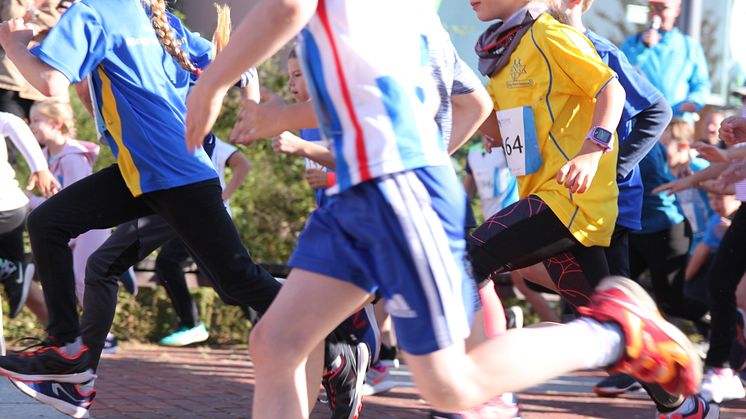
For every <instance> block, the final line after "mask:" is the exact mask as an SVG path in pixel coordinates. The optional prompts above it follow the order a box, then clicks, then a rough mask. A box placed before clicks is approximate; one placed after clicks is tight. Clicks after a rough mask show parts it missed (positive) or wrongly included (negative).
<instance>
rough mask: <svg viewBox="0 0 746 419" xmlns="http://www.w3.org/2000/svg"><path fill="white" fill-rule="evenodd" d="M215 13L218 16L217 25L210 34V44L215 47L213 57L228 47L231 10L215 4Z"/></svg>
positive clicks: (225, 6) (228, 7)
mask: <svg viewBox="0 0 746 419" xmlns="http://www.w3.org/2000/svg"><path fill="white" fill-rule="evenodd" d="M215 11H216V12H217V14H218V23H217V25H216V26H215V32H214V33H213V34H212V44H213V46H214V47H215V55H218V54H219V53H220V51H222V50H223V48H225V46H226V45H228V40H229V39H230V37H231V8H230V6H228V5H227V4H225V5H222V6H221V5H219V4H217V3H215Z"/></svg>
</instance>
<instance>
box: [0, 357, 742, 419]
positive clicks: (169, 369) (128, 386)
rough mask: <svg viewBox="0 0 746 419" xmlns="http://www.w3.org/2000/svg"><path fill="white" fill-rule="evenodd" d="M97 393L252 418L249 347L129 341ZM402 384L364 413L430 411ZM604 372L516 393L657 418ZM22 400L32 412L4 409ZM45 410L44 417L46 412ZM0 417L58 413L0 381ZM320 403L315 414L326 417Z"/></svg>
mask: <svg viewBox="0 0 746 419" xmlns="http://www.w3.org/2000/svg"><path fill="white" fill-rule="evenodd" d="M99 374H100V378H99V379H98V381H97V388H98V397H97V399H96V403H95V404H94V407H93V409H92V411H91V413H92V416H94V417H96V418H106V417H108V418H141V419H148V418H153V419H155V418H184V417H206V418H214V419H219V418H238V417H242V418H247V417H249V407H250V406H251V400H252V396H253V395H252V388H253V387H252V386H253V382H254V375H253V370H252V365H251V360H250V359H249V357H248V355H247V353H246V351H245V350H239V349H210V348H201V347H198V348H184V349H168V348H161V347H157V346H151V345H147V346H143V345H138V346H128V347H125V348H124V349H122V350H121V352H120V353H119V354H117V355H113V356H108V357H106V358H105V359H104V360H103V361H102V364H101V369H100V371H99ZM394 376H395V378H396V380H397V381H398V382H399V383H400V387H398V388H396V389H395V390H394V391H391V392H389V393H386V394H384V395H382V396H374V397H368V398H366V400H365V405H364V408H363V413H362V417H363V418H371V419H389V418H397V419H408V418H426V417H428V406H427V405H426V404H425V402H424V401H422V399H420V398H419V396H418V395H417V393H416V392H415V391H414V388H413V386H412V383H411V380H410V376H409V373H408V372H407V371H406V369H405V368H401V369H399V370H396V371H394ZM602 376H603V373H602V372H585V373H578V374H574V375H571V376H565V377H560V378H558V379H555V380H552V381H550V382H548V383H545V384H543V385H541V386H538V387H535V388H532V389H528V390H526V391H524V392H521V393H520V394H519V399H520V401H521V406H522V412H523V417H524V418H526V419H549V418H551V419H570V418H572V419H579V418H613V419H634V418H646V419H648V418H653V417H655V412H654V409H653V407H652V404H651V403H650V401H648V400H647V398H646V397H645V394H644V393H642V392H638V393H632V394H629V395H625V396H623V397H619V398H615V399H602V398H598V397H595V396H594V395H593V393H592V392H591V390H590V389H591V387H592V385H593V384H594V383H595V382H596V381H597V380H598V379H599V378H600V377H602ZM18 403H21V404H22V405H23V408H25V409H27V410H25V411H24V410H18V409H16V410H12V411H11V410H7V409H8V407H13V406H14V404H18ZM45 415H46V416H45ZM0 417H1V418H29V417H55V416H54V415H53V413H52V412H51V411H50V409H48V408H46V407H45V406H39V405H35V404H33V402H31V401H30V399H28V398H25V397H24V396H23V395H20V394H19V393H17V392H16V390H14V389H12V388H10V387H8V386H7V385H5V383H2V384H0ZM328 417H329V414H328V410H327V408H326V406H324V405H317V406H316V408H315V409H314V411H313V414H312V418H313V419H326V418H328ZM721 417H722V418H746V401H738V402H731V403H729V404H727V405H726V406H724V408H723V413H722V416H721Z"/></svg>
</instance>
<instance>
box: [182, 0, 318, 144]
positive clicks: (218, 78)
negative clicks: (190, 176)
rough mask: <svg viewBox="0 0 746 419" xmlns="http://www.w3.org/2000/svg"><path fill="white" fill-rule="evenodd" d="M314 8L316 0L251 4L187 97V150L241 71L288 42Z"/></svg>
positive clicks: (200, 135)
mask: <svg viewBox="0 0 746 419" xmlns="http://www.w3.org/2000/svg"><path fill="white" fill-rule="evenodd" d="M316 6H317V0H260V1H259V2H258V3H257V4H256V5H254V7H253V8H252V9H251V10H250V11H249V14H248V15H246V17H245V18H244V19H243V21H242V22H241V24H240V25H239V26H238V28H237V29H236V31H235V32H234V33H233V36H232V37H231V40H230V41H229V42H228V45H227V46H226V47H225V49H224V50H223V51H222V52H221V53H220V55H219V56H218V57H216V58H215V60H214V61H213V62H212V64H210V66H209V67H208V68H207V70H205V72H204V73H202V76H200V78H199V80H198V81H197V84H196V85H195V86H194V88H193V89H192V92H191V94H190V95H189V97H188V98H187V118H186V127H187V134H186V140H187V141H186V142H187V146H188V147H189V148H190V149H194V148H197V147H199V146H201V145H202V140H203V139H204V138H205V135H207V133H208V132H209V130H210V128H211V127H212V126H213V124H214V123H215V120H216V119H217V117H218V114H219V113H220V108H221V105H222V102H223V96H225V92H226V91H227V90H228V88H229V87H230V86H231V85H232V84H233V81H234V80H238V78H239V77H240V75H241V72H242V71H243V70H244V69H247V68H251V67H256V66H258V65H259V64H261V63H262V62H264V61H265V60H266V59H267V58H269V57H270V56H271V55H272V54H274V53H275V52H277V51H278V50H279V49H280V48H281V47H282V46H283V45H285V44H286V43H287V42H288V41H290V40H291V39H292V38H293V36H295V35H296V34H297V33H298V32H299V31H300V30H301V29H302V28H303V26H304V25H305V24H306V23H308V21H309V20H310V19H311V17H312V16H313V14H314V13H315V11H316Z"/></svg>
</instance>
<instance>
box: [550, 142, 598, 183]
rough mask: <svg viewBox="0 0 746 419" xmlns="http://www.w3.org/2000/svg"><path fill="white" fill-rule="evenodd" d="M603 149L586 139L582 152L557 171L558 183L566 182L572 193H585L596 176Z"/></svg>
mask: <svg viewBox="0 0 746 419" xmlns="http://www.w3.org/2000/svg"><path fill="white" fill-rule="evenodd" d="M602 154H603V151H602V150H601V148H600V147H599V146H597V145H596V144H594V143H592V142H590V141H584V144H583V148H581V149H580V152H579V153H578V154H577V155H576V156H575V157H573V158H572V160H570V161H568V162H567V163H565V164H564V166H562V167H561V168H560V170H559V171H558V172H557V183H559V184H564V185H565V187H566V188H567V189H569V190H570V192H571V193H584V192H585V191H587V190H588V188H589V187H590V186H591V183H592V182H593V177H594V176H596V170H597V169H598V162H599V160H601V155H602Z"/></svg>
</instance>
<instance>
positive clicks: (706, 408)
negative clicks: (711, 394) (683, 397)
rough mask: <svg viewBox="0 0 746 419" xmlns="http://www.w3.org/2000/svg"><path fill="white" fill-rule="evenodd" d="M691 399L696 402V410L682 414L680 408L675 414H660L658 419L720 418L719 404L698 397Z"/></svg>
mask: <svg viewBox="0 0 746 419" xmlns="http://www.w3.org/2000/svg"><path fill="white" fill-rule="evenodd" d="M689 397H690V398H691V400H692V401H693V402H694V408H693V409H689V410H690V411H689V412H681V411H680V410H679V409H680V408H679V409H676V410H674V411H673V412H667V413H661V412H658V419H718V418H719V417H720V407H718V405H717V404H715V403H708V402H707V401H706V400H705V399H703V398H702V397H700V396H697V395H693V396H689ZM682 406H683V405H682Z"/></svg>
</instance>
